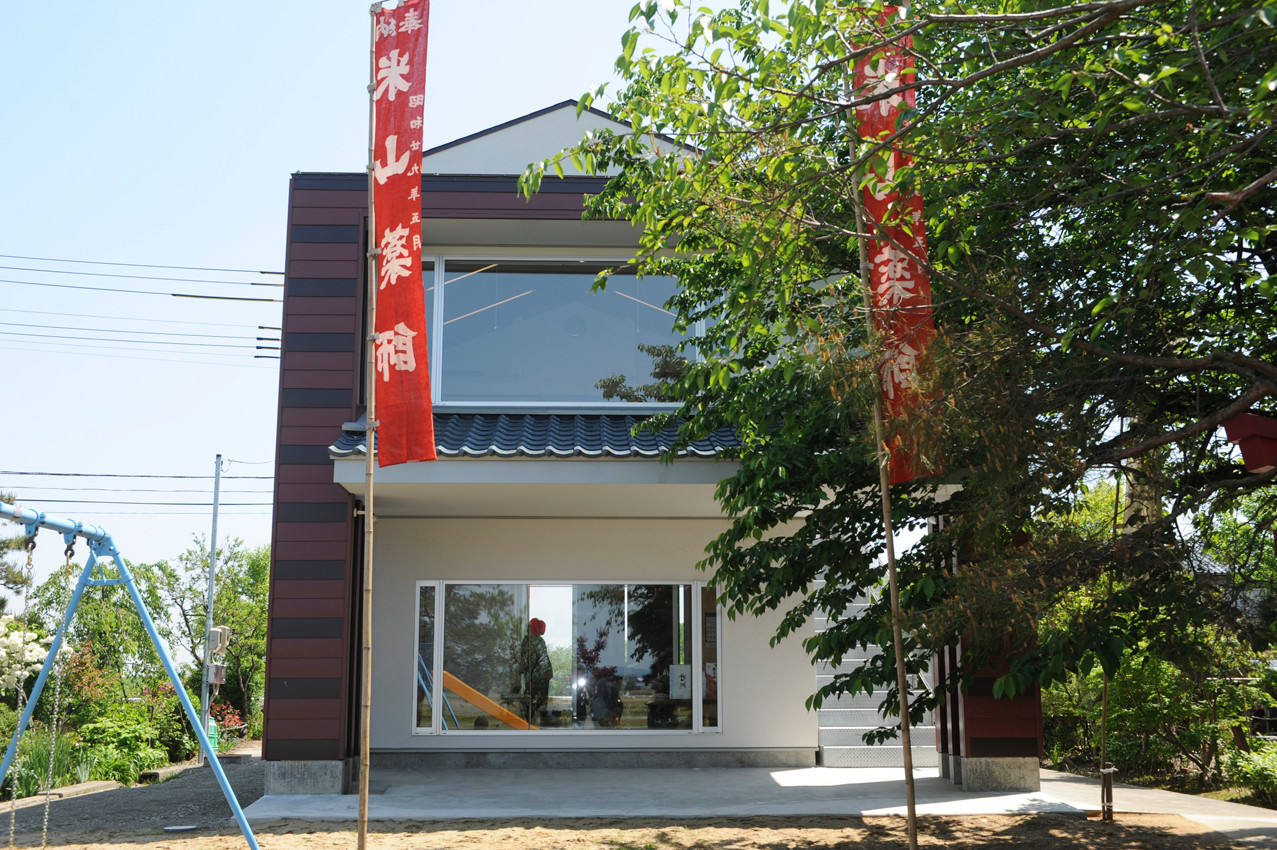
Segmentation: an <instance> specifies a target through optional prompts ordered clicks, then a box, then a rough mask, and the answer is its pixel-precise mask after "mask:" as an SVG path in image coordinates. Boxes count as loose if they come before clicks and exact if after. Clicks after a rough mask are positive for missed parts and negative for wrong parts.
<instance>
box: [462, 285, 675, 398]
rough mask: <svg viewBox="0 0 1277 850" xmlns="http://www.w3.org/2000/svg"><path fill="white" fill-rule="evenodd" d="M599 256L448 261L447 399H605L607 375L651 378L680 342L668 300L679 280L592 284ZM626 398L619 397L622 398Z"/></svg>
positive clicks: (636, 381) (637, 380)
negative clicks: (663, 351)
mask: <svg viewBox="0 0 1277 850" xmlns="http://www.w3.org/2000/svg"><path fill="white" fill-rule="evenodd" d="M602 268H603V266H601V265H599V264H597V263H585V262H581V263H529V262H522V263H520V262H507V261H503V262H500V263H493V262H491V261H478V262H473V261H466V262H462V261H457V260H453V261H449V262H448V263H447V264H446V267H445V281H446V283H445V287H446V288H445V290H444V299H445V300H444V317H443V319H444V320H443V364H442V365H443V372H442V387H441V392H442V398H443V399H444V400H446V401H530V402H532V401H573V402H601V401H604V396H603V390H602V389H601V388H600V387H599V386H596V385H597V384H598V383H599V382H600V381H603V380H605V379H609V378H615V377H616V376H623V377H624V383H625V384H626V385H627V386H630V387H637V386H640V385H643V384H648V383H651V382H652V376H651V373H652V369H653V364H654V361H655V359H656V357H657V356H659V354H657V355H654V354H653V353H651V352H644V351H642V350H641V349H640V348H639V346H640V345H644V346H662V345H674V344H675V343H677V342H678V340H679V339H681V336H680V335H678V334H675V333H674V331H673V322H674V315H673V313H671V312H670V311H668V310H666V309H665V307H664V306H663V305H664V303H665V301H666V300H667V299H668V298H670V297H671V296H672V295H673V294H674V291H675V282H674V280H673V279H672V278H643V279H642V280H639V279H637V278H636V277H635V276H633V275H621V274H618V275H614V276H613V277H612V279H611V281H610V282H609V284H608V288H607V290H606V291H605V292H599V293H594V292H591V286H592V285H593V283H594V276H595V274H596V273H597V272H598V271H600V269H602ZM617 400H619V399H617Z"/></svg>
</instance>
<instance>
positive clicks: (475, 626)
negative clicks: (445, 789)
mask: <svg viewBox="0 0 1277 850" xmlns="http://www.w3.org/2000/svg"><path fill="white" fill-rule="evenodd" d="M527 592H528V591H527V586H526V585H521V584H454V585H448V586H447V587H445V589H444V597H443V598H444V603H443V604H444V609H443V610H444V613H443V622H444V636H443V689H444V703H445V705H444V710H445V711H446V712H448V719H449V721H450V722H449V727H448V728H459V729H462V730H471V729H484V730H506V729H520V730H526V729H529V728H530V724H529V722H528V713H529V710H530V709H529V699H528V697H527V692H526V690H525V691H523V692H520V690H519V679H518V678H517V676H516V669H517V665H516V663H515V658H516V653H517V652H518V651H519V646H520V643H521V640H522V638H523V637H524V635H525V634H526V629H527V625H526V624H527V622H528V617H527V610H528V596H527ZM454 724H455V725H454Z"/></svg>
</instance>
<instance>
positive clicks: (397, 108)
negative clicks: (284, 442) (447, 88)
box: [369, 0, 435, 466]
mask: <svg viewBox="0 0 1277 850" xmlns="http://www.w3.org/2000/svg"><path fill="white" fill-rule="evenodd" d="M429 17H430V0H404V2H401V3H400V4H399V6H398V7H397V8H395V9H384V8H383V9H382V10H381V11H380V12H378V13H377V15H376V18H375V21H374V24H375V25H374V32H373V57H374V61H375V63H376V75H375V81H374V83H373V85H372V86H371V88H372V98H373V150H374V152H375V155H374V157H373V162H372V163H370V164H369V172H370V176H371V179H370V180H369V183H370V184H371V186H372V196H373V218H374V224H375V232H374V233H373V234H372V239H371V241H372V243H373V244H374V245H375V246H376V247H377V249H378V258H377V259H378V262H377V279H376V281H374V282H372V284H370V285H375V286H376V287H377V326H376V338H375V340H374V343H373V344H374V355H375V373H376V381H375V383H376V393H377V419H378V420H379V421H380V423H381V425H380V426H379V428H378V429H377V463H378V464H379V465H380V466H390V465H392V464H396V463H405V462H407V461H414V460H434V459H435V437H434V417H433V415H432V411H431V407H430V369H429V365H428V358H427V356H426V305H425V288H424V286H423V284H422V279H421V127H422V124H423V122H424V117H425V116H424V114H423V104H424V103H425V90H426V35H427V33H428V31H429V26H428V24H429Z"/></svg>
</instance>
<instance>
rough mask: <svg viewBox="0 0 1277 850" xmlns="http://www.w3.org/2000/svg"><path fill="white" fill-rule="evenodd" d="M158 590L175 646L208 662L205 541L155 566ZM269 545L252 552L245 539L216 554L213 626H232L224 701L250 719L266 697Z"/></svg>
mask: <svg viewBox="0 0 1277 850" xmlns="http://www.w3.org/2000/svg"><path fill="white" fill-rule="evenodd" d="M153 570H154V572H155V574H156V576H157V587H156V591H157V593H158V594H159V595H160V597H161V598H162V599H163V601H164V602H163V604H164V620H165V626H166V631H167V633H168V634H169V635H171V639H172V641H173V643H174V644H176V645H177V646H179V647H181V649H182V650H183V652H184V653H186V654H187V655H188V657H190V658H191V659H193V660H194V662H195V668H196V671H195V676H194V683H195V690H196V691H197V692H198V688H199V681H200V680H199V674H198V670H199V668H200V667H201V666H202V664H203V660H204V641H205V639H206V635H205V625H206V622H207V619H206V618H207V610H208V608H207V600H208V547H207V544H206V543H205V542H204V540H203V539H202V538H197V539H196V541H195V545H194V546H192V547H191V548H189V549H187V550H186V551H185V552H183V553H182V554H181V555H179V556H178V557H177V558H176V559H175V560H172V561H161V562H159V563H157V564H155V565H153ZM269 579H270V547H268V546H259V547H257V548H255V549H248V548H246V547H245V546H244V543H243V541H241V540H238V539H235V540H231V541H229V542H228V543H227V544H226V546H225V547H224V548H219V549H218V552H217V578H216V586H215V589H214V594H213V624H214V625H218V626H229V627H230V630H231V641H230V646H229V648H228V649H227V651H226V656H225V659H224V663H225V664H226V684H224V685H222V686H221V688H220V690H219V698H220V699H221V700H222V701H224V702H226V703H228V704H230V705H232V706H234V707H235V708H236V709H237V710H238V711H239V712H240V713H241V715H242V716H243V717H244V719H245V720H251V719H253V718H255V717H256V716H257V715H258V713H259V712H258V710H257V699H258V697H260V696H261V694H262V693H263V690H264V688H265V683H264V681H263V675H264V673H265V663H266V609H267V602H268V600H267V596H268V592H269V587H270V581H269Z"/></svg>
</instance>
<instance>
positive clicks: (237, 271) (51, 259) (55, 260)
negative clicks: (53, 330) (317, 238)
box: [0, 254, 283, 274]
mask: <svg viewBox="0 0 1277 850" xmlns="http://www.w3.org/2000/svg"><path fill="white" fill-rule="evenodd" d="M0 257H3V258H4V259H6V260H30V261H32V262H37V263H78V264H80V265H87V266H126V267H128V268H134V269H179V270H180V271H184V272H230V273H232V274H283V272H267V271H260V270H257V269H215V268H208V267H207V266H162V265H155V264H152V263H113V262H111V261H110V260H66V259H61V258H59V257H21V256H18V255H17V254H0Z"/></svg>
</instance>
